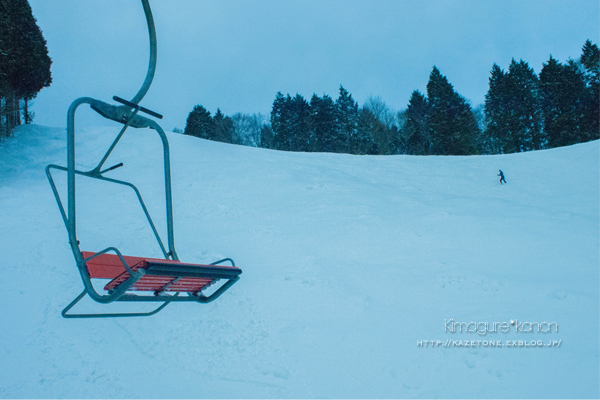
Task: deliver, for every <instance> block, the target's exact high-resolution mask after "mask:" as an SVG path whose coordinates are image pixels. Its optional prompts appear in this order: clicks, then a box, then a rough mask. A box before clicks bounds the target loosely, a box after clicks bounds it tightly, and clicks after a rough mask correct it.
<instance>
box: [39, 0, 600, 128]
mask: <svg viewBox="0 0 600 400" xmlns="http://www.w3.org/2000/svg"><path fill="white" fill-rule="evenodd" d="M29 2H30V4H31V6H32V8H33V13H34V16H35V17H36V18H37V20H38V24H39V26H40V27H41V29H42V31H43V33H44V37H45V38H46V40H47V41H48V49H49V52H50V57H51V58H52V60H53V64H52V76H53V83H52V86H51V87H50V88H45V89H43V90H42V91H41V92H40V94H39V95H38V97H37V98H36V99H35V104H34V107H33V110H34V111H35V113H36V118H35V122H36V123H38V124H42V125H49V126H65V125H66V111H67V108H68V106H69V104H70V103H71V101H73V100H75V99H76V98H78V97H81V96H91V97H95V98H98V99H100V100H104V101H109V100H110V99H111V98H112V96H113V95H119V96H121V97H124V98H131V97H133V95H134V94H135V93H136V92H137V90H138V89H139V87H140V85H141V83H142V81H143V79H144V77H145V73H146V68H147V64H148V37H147V28H146V26H145V19H144V14H143V10H142V7H141V2H140V1H138V0H96V1H92V0H60V1H48V0H29ZM150 4H151V6H152V10H153V13H154V19H155V22H156V29H157V38H158V66H157V71H156V76H155V79H154V83H153V84H152V87H151V88H150V91H149V92H148V94H147V96H146V98H145V99H144V101H143V102H142V105H144V106H146V107H147V108H150V109H152V110H155V111H157V112H160V113H162V114H164V115H165V118H164V120H163V122H161V124H162V125H163V127H164V128H165V130H169V131H170V130H172V129H173V128H174V127H178V128H184V127H185V120H186V118H187V115H188V113H189V112H190V111H191V109H192V108H193V106H194V105H195V104H202V105H204V106H205V107H206V108H207V109H208V110H209V111H211V112H212V113H214V112H215V111H216V110H217V107H219V108H221V110H222V111H223V112H224V113H225V114H228V115H232V114H234V113H236V112H245V113H255V112H261V113H263V114H268V113H269V112H270V109H271V105H272V103H273V99H274V98H275V94H276V93H277V92H278V91H281V92H283V93H284V94H285V93H288V92H289V93H290V94H292V95H294V94H295V93H300V94H302V95H303V96H304V97H305V98H307V99H310V97H311V96H312V94H313V93H317V94H318V95H322V94H323V93H326V94H329V95H330V96H332V97H333V98H334V99H335V98H337V94H338V89H339V85H340V84H341V85H343V86H344V87H345V88H346V89H347V90H348V91H349V92H350V93H352V95H353V97H354V98H355V99H356V100H357V101H358V102H359V104H361V105H362V104H363V103H364V102H365V100H366V99H367V98H368V96H370V95H373V96H381V97H382V99H383V100H384V101H385V102H386V103H387V104H388V105H389V106H390V107H391V108H393V109H394V110H400V109H404V108H405V107H406V104H407V103H408V100H409V98H410V94H411V92H412V91H413V90H415V89H418V90H421V91H422V92H424V91H425V86H426V84H427V80H428V77H429V73H430V71H431V68H432V67H433V65H436V66H437V67H438V68H439V69H440V71H441V72H442V73H443V74H444V75H446V76H447V77H448V79H449V81H450V82H451V83H452V84H453V85H454V87H455V89H456V90H457V91H458V92H459V93H460V94H462V95H463V96H465V97H466V98H467V99H469V100H470V101H471V103H472V104H473V105H477V104H480V103H483V101H484V96H485V94H486V92H487V89H488V78H489V71H490V70H491V68H492V65H493V64H494V63H497V64H498V65H500V66H501V67H502V68H507V67H508V65H509V63H510V61H511V59H512V58H513V57H514V58H516V59H517V60H518V59H521V58H522V59H523V60H525V61H527V62H528V63H529V65H530V66H532V67H533V68H534V69H535V71H536V72H539V71H540V69H541V67H542V63H543V62H545V61H547V60H548V57H549V55H550V54H552V55H553V56H554V57H555V58H557V59H558V60H560V61H565V60H566V59H568V58H578V57H579V56H580V54H581V47H582V46H583V44H584V42H585V41H586V39H591V40H592V41H593V42H594V43H598V39H599V35H600V32H599V30H600V24H599V21H600V5H599V2H598V1H597V0H519V1H517V0H495V1H491V0H422V1H409V0H372V1H363V0H327V1H318V0H302V1H301V0H288V1H276V0H255V1H244V0H202V1H200V0H169V1H166V0H150ZM80 116H81V121H84V123H89V124H92V125H106V124H109V123H107V122H105V121H104V120H102V119H101V118H99V117H95V116H92V112H91V111H85V112H81V113H80Z"/></svg>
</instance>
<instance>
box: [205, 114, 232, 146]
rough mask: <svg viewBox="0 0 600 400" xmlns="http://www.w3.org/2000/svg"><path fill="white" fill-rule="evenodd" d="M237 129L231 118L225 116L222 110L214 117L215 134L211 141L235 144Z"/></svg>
mask: <svg viewBox="0 0 600 400" xmlns="http://www.w3.org/2000/svg"><path fill="white" fill-rule="evenodd" d="M234 135H235V128H234V126H233V121H232V120H231V118H230V117H227V116H225V115H223V113H222V112H221V110H220V109H218V108H217V112H216V113H215V116H214V117H213V132H212V135H211V137H210V138H209V139H211V140H215V141H217V142H224V143H233V137H234Z"/></svg>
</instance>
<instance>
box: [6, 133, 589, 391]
mask: <svg viewBox="0 0 600 400" xmlns="http://www.w3.org/2000/svg"><path fill="white" fill-rule="evenodd" d="M117 130H118V128H115V127H111V128H102V129H100V128H96V129H88V130H85V129H83V130H81V131H78V147H77V157H78V165H79V166H81V167H82V168H84V167H93V166H94V165H95V164H94V163H93V161H95V160H97V159H98V158H99V157H100V156H101V155H102V154H103V150H104V148H105V147H106V146H107V145H108V143H110V141H111V140H112V138H113V137H114V135H115V134H116V132H117ZM65 138H66V133H65V130H64V129H58V128H46V127H41V126H35V125H34V126H27V127H22V128H20V129H19V130H17V132H16V134H15V138H14V139H8V140H6V141H5V142H3V143H0V250H1V252H0V254H1V256H0V258H1V261H2V262H1V263H0V264H1V265H0V281H1V282H2V283H3V289H2V291H0V312H1V315H2V323H1V324H0V397H3V398H6V397H11V398H21V397H28V398H39V397H53V398H65V397H83V398H88V397H123V398H130V397H142V398H156V397H161V398H180V397H195V398H223V397H225V398H239V397H250V398H254V397H261V398H271V397H283V398H312V397H338V398H340V397H341V398H356V397H359V398H386V397H399V398H403V397H492V398H501V397H517V398H530V397H534V398H539V397H543V398H556V397H596V398H597V397H598V396H600V392H599V375H600V370H599V353H600V352H599V343H600V338H599V304H600V299H599V287H600V282H599V269H600V268H599V267H600V266H599V241H600V235H599V229H600V228H599V208H600V206H599V204H600V199H599V181H600V178H599V142H598V141H595V142H592V143H586V144H581V145H576V146H571V147H567V148H561V149H554V150H547V151H539V152H532V153H526V154H516V155H502V156H481V157H414V156H391V157H385V156H351V155H335V154H302V153H285V152H277V151H271V150H264V149H255V148H248V147H241V146H233V145H227V144H221V143H214V142H208V141H204V140H200V139H196V138H191V137H185V136H183V135H178V134H169V140H170V143H171V155H172V167H173V191H174V207H175V212H174V213H175V238H176V246H177V251H178V253H179V256H180V258H181V259H182V261H187V262H198V263H202V262H212V261H214V260H216V259H219V258H221V257H232V258H233V259H234V260H235V261H236V262H237V264H238V265H239V266H240V267H241V268H242V269H243V271H244V272H243V274H242V277H241V280H240V281H239V282H238V283H236V284H235V285H234V286H233V287H232V288H231V289H230V290H229V291H228V292H227V293H226V294H225V295H223V296H222V297H221V298H220V299H219V300H217V301H216V302H214V303H212V304H209V305H194V304H183V303H180V304H172V305H169V306H168V307H167V308H166V309H165V310H164V311H162V312H161V313H159V314H157V315H156V316H153V317H149V318H141V319H118V320H117V319H113V320H106V319H105V320H66V319H63V318H62V317H61V316H60V311H61V310H62V308H63V307H64V306H65V305H67V304H68V303H69V302H70V301H71V300H72V299H73V298H74V297H75V296H76V295H77V294H78V293H79V292H80V291H81V289H82V284H81V280H80V278H79V276H78V273H77V271H76V267H75V263H74V260H73V256H72V253H71V251H70V249H69V246H68V243H67V234H66V230H65V228H64V225H63V223H62V220H61V218H60V214H59V211H58V208H57V205H56V203H55V201H54V198H53V196H52V193H51V190H50V186H49V184H48V182H47V180H46V177H45V174H44V167H45V165H46V164H49V163H57V164H61V165H65V163H66V161H65V157H66V156H65V153H66V139H65ZM160 157H161V152H160V141H159V140H158V138H157V135H156V133H155V132H153V131H149V130H129V131H128V132H127V133H126V135H125V136H124V138H123V141H122V143H121V144H119V146H118V147H117V149H116V150H115V153H114V155H113V156H111V159H110V160H109V161H108V162H107V164H106V165H107V166H111V165H113V164H116V163H118V162H121V161H123V162H124V163H125V166H124V167H123V168H119V169H117V170H115V171H112V172H109V173H108V174H107V176H111V177H118V178H124V179H130V180H131V181H133V182H134V183H136V184H138V187H140V190H141V191H142V194H143V195H144V198H145V200H146V202H147V204H148V205H149V208H150V212H151V213H152V215H153V216H154V218H155V220H156V222H157V223H158V225H159V228H160V230H161V232H163V231H164V221H163V216H164V211H163V209H162V207H164V202H163V192H162V181H161V179H162V173H161V164H160V161H159V160H160ZM498 169H502V170H503V171H504V172H505V175H506V179H507V181H508V184H507V185H504V186H500V184H499V183H498V180H497V177H496V174H497V173H498V172H497V171H498ZM57 181H58V183H59V186H60V187H61V188H62V189H61V190H63V194H64V187H65V181H66V179H65V177H64V176H61V175H60V174H58V173H57ZM77 188H78V207H79V208H78V229H79V231H78V233H79V239H80V241H81V245H82V249H84V250H90V251H92V250H100V249H102V248H104V247H107V246H117V247H119V249H120V250H121V251H122V252H123V253H124V254H129V255H146V256H156V257H158V256H160V254H159V248H158V246H157V245H155V243H154V242H153V241H152V240H153V239H152V236H151V232H150V229H149V228H148V227H147V224H146V223H145V221H144V219H143V214H142V212H141V210H140V209H139V206H138V205H137V204H136V202H135V199H134V197H133V194H132V193H130V192H128V191H126V190H125V189H123V188H120V187H117V188H115V187H112V186H109V185H106V184H103V183H98V182H93V181H89V180H86V179H83V178H82V179H78V187H77ZM119 306H121V305H117V306H112V305H109V306H101V305H99V304H96V303H93V302H92V301H87V302H84V303H83V304H81V305H80V306H78V307H79V311H83V310H87V311H107V310H114V309H113V308H111V307H119ZM450 319H453V320H454V321H456V322H471V321H473V322H496V321H497V322H504V321H510V320H511V319H517V320H518V321H519V322H524V321H529V322H540V323H541V322H555V323H556V324H557V325H558V327H559V332H558V333H556V332H554V331H553V332H552V333H546V334H544V333H538V332H534V333H522V332H519V333H516V332H514V327H511V331H510V332H509V333H501V332H497V333H488V334H487V335H486V336H480V335H478V334H477V333H465V332H463V333H458V332H457V333H451V332H445V322H446V321H447V320H450ZM447 339H451V341H450V343H453V342H458V341H460V342H461V343H463V341H467V340H469V341H470V340H493V341H496V340H500V341H501V343H502V347H490V346H489V345H488V346H487V347H484V346H483V345H482V344H480V345H479V346H477V345H476V346H475V347H471V346H470V347H446V346H444V345H440V346H437V345H436V346H434V347H432V346H431V345H428V346H427V347H425V346H424V345H423V346H419V345H418V343H419V341H424V340H440V341H443V342H444V343H446V342H445V341H446V340H447ZM512 340H516V341H518V340H524V341H526V342H527V343H530V341H531V340H534V341H538V340H543V343H544V344H546V343H548V342H550V343H552V340H556V341H558V340H560V343H561V344H560V346H551V347H550V346H544V347H527V348H526V347H519V346H518V345H517V346H516V347H514V346H511V347H508V346H507V344H506V343H507V341H508V343H510V341H512ZM457 345H458V343H457Z"/></svg>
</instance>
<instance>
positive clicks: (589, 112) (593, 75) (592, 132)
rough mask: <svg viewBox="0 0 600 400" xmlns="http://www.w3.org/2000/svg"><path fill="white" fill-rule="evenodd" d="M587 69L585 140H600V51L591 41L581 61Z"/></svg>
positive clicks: (583, 50)
mask: <svg viewBox="0 0 600 400" xmlns="http://www.w3.org/2000/svg"><path fill="white" fill-rule="evenodd" d="M579 61H580V62H581V64H582V65H583V67H584V68H585V76H584V77H585V83H586V87H587V90H586V91H587V94H586V101H585V116H584V121H583V127H582V129H583V132H584V137H585V140H586V141H587V140H595V139H599V138H600V126H599V123H600V50H599V49H598V46H597V45H596V44H593V43H592V42H591V41H590V40H587V41H586V42H585V45H584V46H583V49H582V54H581V58H580V59H579Z"/></svg>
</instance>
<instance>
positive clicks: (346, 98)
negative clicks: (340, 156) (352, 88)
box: [335, 85, 358, 153]
mask: <svg viewBox="0 0 600 400" xmlns="http://www.w3.org/2000/svg"><path fill="white" fill-rule="evenodd" d="M335 108H336V111H337V130H338V132H339V144H338V149H337V152H339V153H342V152H349V153H351V152H352V150H351V149H350V143H352V142H353V141H354V138H355V137H356V128H357V121H358V104H357V103H356V102H355V101H354V99H353V98H352V95H351V94H350V93H348V91H347V90H346V89H344V87H343V86H341V85H340V94H339V96H338V98H337V100H336V101H335Z"/></svg>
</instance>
